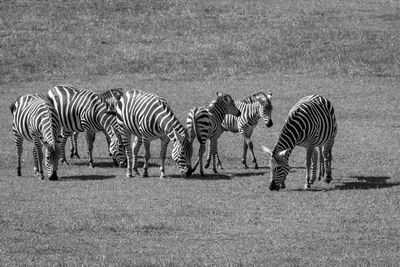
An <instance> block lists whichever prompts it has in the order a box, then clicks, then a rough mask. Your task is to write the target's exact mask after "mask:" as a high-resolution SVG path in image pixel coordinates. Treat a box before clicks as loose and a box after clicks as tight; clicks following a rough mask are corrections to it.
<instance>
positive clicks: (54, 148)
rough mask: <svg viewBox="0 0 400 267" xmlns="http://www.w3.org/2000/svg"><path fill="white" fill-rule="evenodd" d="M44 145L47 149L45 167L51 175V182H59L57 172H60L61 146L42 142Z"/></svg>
mask: <svg viewBox="0 0 400 267" xmlns="http://www.w3.org/2000/svg"><path fill="white" fill-rule="evenodd" d="M42 144H43V146H44V147H45V155H44V156H45V165H46V170H47V174H48V175H49V180H58V176H57V170H58V160H59V157H60V148H59V144H58V143H55V144H50V143H48V142H46V141H43V140H42Z"/></svg>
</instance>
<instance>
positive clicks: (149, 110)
mask: <svg viewBox="0 0 400 267" xmlns="http://www.w3.org/2000/svg"><path fill="white" fill-rule="evenodd" d="M116 98H117V100H118V102H117V121H118V123H119V124H120V126H121V137H122V141H123V145H124V146H125V151H126V155H127V158H128V164H127V173H126V175H127V177H132V148H131V135H132V134H133V135H135V137H136V138H135V142H134V149H133V170H134V171H135V173H136V174H139V172H138V169H137V155H138V153H139V149H140V146H141V145H142V143H143V144H144V148H145V163H144V166H143V169H144V171H143V177H148V171H147V170H148V166H149V159H150V142H151V141H152V140H155V139H160V140H161V151H160V160H161V164H160V178H165V157H166V152H167V147H168V144H169V142H170V140H172V141H173V142H174V145H173V149H172V158H173V160H174V161H175V163H176V164H177V165H178V167H179V169H180V170H181V175H187V176H189V175H190V174H191V172H192V171H191V158H192V146H191V143H190V142H189V140H188V134H187V131H186V129H185V127H184V126H183V125H182V124H181V123H180V122H179V120H178V119H177V117H176V116H175V115H174V114H173V112H172V109H171V108H170V106H169V105H168V103H167V101H166V100H165V99H163V98H161V97H159V96H157V95H155V94H152V93H146V92H143V91H140V90H134V89H133V90H129V91H127V92H125V93H124V95H123V97H121V98H118V97H116Z"/></svg>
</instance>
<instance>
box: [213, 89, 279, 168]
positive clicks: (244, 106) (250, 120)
mask: <svg viewBox="0 0 400 267" xmlns="http://www.w3.org/2000/svg"><path fill="white" fill-rule="evenodd" d="M271 98H272V93H267V94H265V93H263V92H258V93H253V94H251V95H249V96H247V97H245V98H244V99H242V100H237V101H235V105H236V107H237V108H238V109H239V110H240V112H241V115H240V116H239V117H236V116H233V115H232V114H227V115H226V116H225V118H224V121H223V122H222V129H223V130H224V131H227V132H232V133H239V134H240V135H241V136H242V137H243V155H242V163H243V165H244V167H245V168H246V169H247V168H248V166H247V162H246V157H247V149H248V148H249V149H250V152H251V154H252V156H253V163H254V168H255V169H258V164H257V159H256V156H255V155H254V150H253V142H252V141H251V139H250V138H251V135H252V134H253V130H254V128H256V126H257V123H258V121H259V120H260V119H261V118H262V119H263V120H264V123H265V125H266V127H267V128H269V127H271V126H272V125H273V122H272V119H271V113H272V102H271ZM217 160H218V165H219V166H220V167H221V168H222V165H221V160H220V158H219V156H218V152H217ZM207 162H209V160H207Z"/></svg>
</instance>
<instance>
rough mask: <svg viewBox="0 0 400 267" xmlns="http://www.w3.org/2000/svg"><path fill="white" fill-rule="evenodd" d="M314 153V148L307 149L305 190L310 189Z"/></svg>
mask: <svg viewBox="0 0 400 267" xmlns="http://www.w3.org/2000/svg"><path fill="white" fill-rule="evenodd" d="M313 153H314V147H308V148H307V155H306V169H307V173H306V184H305V185H304V188H305V189H310V187H311V186H310V184H311V183H310V169H311V158H312V155H313Z"/></svg>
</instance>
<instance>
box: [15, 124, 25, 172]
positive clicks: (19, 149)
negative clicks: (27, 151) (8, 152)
mask: <svg viewBox="0 0 400 267" xmlns="http://www.w3.org/2000/svg"><path fill="white" fill-rule="evenodd" d="M14 135H15V145H16V146H17V158H18V159H17V175H18V176H21V175H22V174H21V160H22V151H23V147H22V144H23V142H24V138H23V137H22V136H21V135H19V134H17V133H15V132H14Z"/></svg>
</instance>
